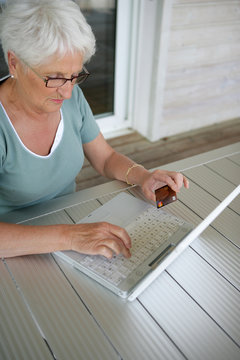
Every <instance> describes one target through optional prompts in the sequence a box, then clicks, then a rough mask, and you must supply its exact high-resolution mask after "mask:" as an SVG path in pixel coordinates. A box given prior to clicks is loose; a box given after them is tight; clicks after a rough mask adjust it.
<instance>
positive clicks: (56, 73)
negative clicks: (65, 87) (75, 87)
mask: <svg viewBox="0 0 240 360" xmlns="http://www.w3.org/2000/svg"><path fill="white" fill-rule="evenodd" d="M82 71H83V68H82V69H81V70H79V71H76V72H74V73H73V74H71V76H75V75H74V74H80V73H81V72H82ZM52 75H56V76H59V77H62V78H66V76H65V75H64V73H62V72H60V71H51V72H50V71H48V72H46V75H45V76H47V77H51V76H52Z"/></svg>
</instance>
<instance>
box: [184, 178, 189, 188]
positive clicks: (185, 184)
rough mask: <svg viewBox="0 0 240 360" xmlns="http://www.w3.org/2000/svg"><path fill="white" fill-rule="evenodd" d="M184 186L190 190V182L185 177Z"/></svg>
mask: <svg viewBox="0 0 240 360" xmlns="http://www.w3.org/2000/svg"><path fill="white" fill-rule="evenodd" d="M183 184H184V187H185V188H186V189H189V181H188V179H187V178H186V176H183Z"/></svg>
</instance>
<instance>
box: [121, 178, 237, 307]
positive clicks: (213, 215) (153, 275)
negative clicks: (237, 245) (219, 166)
mask: <svg viewBox="0 0 240 360" xmlns="http://www.w3.org/2000/svg"><path fill="white" fill-rule="evenodd" d="M239 193H240V185H238V186H237V187H236V188H235V189H234V190H233V191H232V192H231V193H230V194H229V195H228V196H227V197H226V198H225V199H224V200H223V201H222V202H221V203H220V204H219V205H218V206H217V207H216V208H215V209H214V210H213V211H212V212H211V213H210V214H209V215H208V216H207V217H206V218H205V219H204V220H203V221H202V222H201V223H200V224H199V225H197V226H196V227H195V228H194V229H193V230H192V231H191V232H190V233H189V234H188V235H187V236H186V237H185V238H184V240H183V241H181V242H180V243H179V244H178V245H177V246H176V247H175V248H174V249H173V251H172V252H171V253H170V254H169V255H168V256H167V258H166V259H165V260H162V262H161V264H160V265H159V266H158V267H156V269H155V270H153V271H152V272H150V273H149V274H148V275H147V276H146V277H145V278H144V279H143V280H142V281H141V282H140V284H139V285H138V287H137V288H136V289H135V290H134V291H133V292H132V293H131V294H130V295H129V297H128V300H129V301H133V300H134V299H136V297H137V296H138V295H140V294H141V293H142V292H143V291H144V290H145V289H146V288H147V287H148V286H149V284H150V283H151V282H153V281H154V280H155V279H156V278H157V277H158V276H159V275H160V273H161V272H162V271H163V270H165V269H166V268H167V266H168V265H169V264H171V263H172V262H173V261H174V260H175V259H176V258H177V257H178V256H179V255H180V254H181V253H182V252H183V251H184V250H185V249H186V248H187V247H188V246H189V245H190V244H191V243H192V242H193V241H194V240H195V239H196V238H197V237H198V236H199V235H201V233H202V232H203V231H204V230H205V229H206V228H207V227H208V226H209V225H210V224H211V223H212V222H213V221H214V220H215V219H216V217H217V216H218V215H220V213H221V212H222V211H223V210H224V209H225V208H226V207H227V206H228V205H229V204H230V203H231V202H232V200H233V199H234V198H235V197H236V196H237V195H239Z"/></svg>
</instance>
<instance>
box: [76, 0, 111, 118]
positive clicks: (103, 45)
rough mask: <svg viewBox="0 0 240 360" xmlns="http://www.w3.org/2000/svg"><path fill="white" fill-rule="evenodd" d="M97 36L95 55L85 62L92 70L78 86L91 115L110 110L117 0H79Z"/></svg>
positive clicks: (89, 69)
mask: <svg viewBox="0 0 240 360" xmlns="http://www.w3.org/2000/svg"><path fill="white" fill-rule="evenodd" d="M78 3H79V4H80V8H81V10H82V12H83V14H84V16H85V17H86V19H87V21H88V23H89V24H90V25H91V27H92V30H93V32H94V35H95V37H96V54H95V55H94V56H93V57H92V59H91V61H90V63H89V64H87V65H86V67H87V69H88V71H89V72H90V73H91V75H90V76H89V78H88V79H87V81H86V82H85V83H84V84H82V85H81V88H82V89H83V92H84V95H85V96H86V98H87V101H88V102H89V105H90V107H91V109H92V111H93V113H94V115H100V114H104V115H106V113H108V114H109V113H110V114H112V113H113V109H114V104H113V101H114V60H115V33H116V1H114V0H96V1H84V0H78Z"/></svg>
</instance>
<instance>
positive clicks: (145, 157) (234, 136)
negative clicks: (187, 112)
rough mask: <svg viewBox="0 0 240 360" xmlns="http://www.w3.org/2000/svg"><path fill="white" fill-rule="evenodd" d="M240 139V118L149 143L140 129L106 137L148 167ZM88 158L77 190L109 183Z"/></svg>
mask: <svg viewBox="0 0 240 360" xmlns="http://www.w3.org/2000/svg"><path fill="white" fill-rule="evenodd" d="M239 140H240V118H238V119H234V120H230V121H225V122H223V123H220V124H215V125H212V126H209V127H204V128H201V129H198V130H193V131H188V132H186V133H182V134H180V135H175V136H170V137H167V138H163V139H160V140H158V141H155V142H150V141H149V140H147V139H146V138H144V137H143V136H141V135H140V134H139V133H137V132H133V133H131V134H128V135H124V136H119V137H116V138H113V139H109V140H107V141H108V143H109V144H110V145H111V146H112V147H113V148H114V149H115V150H116V151H119V152H121V153H122V154H124V155H127V156H129V157H130V158H131V159H132V160H134V161H136V162H137V163H139V164H142V165H144V166H145V167H146V168H147V169H151V168H155V167H157V166H161V165H164V164H168V163H171V162H174V161H178V160H181V159H185V158H187V157H190V156H194V155H197V154H200V153H203V152H206V151H210V150H214V149H217V148H220V147H223V146H227V145H230V144H234V143H236V142H238V141H239ZM108 181H109V179H106V178H104V177H102V176H100V175H99V174H98V173H97V172H96V171H95V170H94V169H93V168H92V167H91V166H90V164H89V163H88V161H87V160H86V161H85V162H84V166H83V168H82V170H81V172H80V173H79V174H78V175H77V178H76V184H77V190H82V189H85V188H89V187H92V186H95V185H99V184H103V183H106V182H108Z"/></svg>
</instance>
